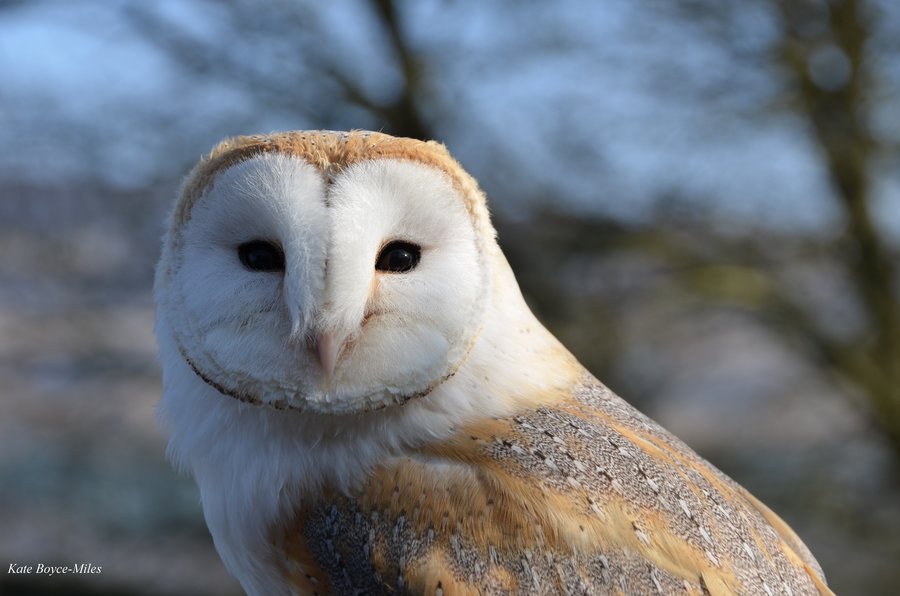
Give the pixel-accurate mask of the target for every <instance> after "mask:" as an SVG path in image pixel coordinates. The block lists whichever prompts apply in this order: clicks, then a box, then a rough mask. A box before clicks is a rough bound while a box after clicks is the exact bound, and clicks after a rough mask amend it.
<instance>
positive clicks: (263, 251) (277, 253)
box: [238, 240, 284, 271]
mask: <svg viewBox="0 0 900 596" xmlns="http://www.w3.org/2000/svg"><path fill="white" fill-rule="evenodd" d="M238 258H239V259H240V260H241V263H243V265H244V267H246V268H247V269H249V270H250V271H284V251H282V250H281V247H280V246H278V245H277V244H274V243H272V242H269V241H268V240H251V241H250V242H244V243H243V244H241V245H240V246H238Z"/></svg>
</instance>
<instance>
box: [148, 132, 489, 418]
mask: <svg viewBox="0 0 900 596" xmlns="http://www.w3.org/2000/svg"><path fill="white" fill-rule="evenodd" d="M494 236H495V234H494V230H493V228H492V227H491V223H490V220H489V216H488V212H487V207H486V205H485V201H484V197H483V195H482V193H481V192H480V191H479V189H478V187H477V184H476V183H475V181H474V180H473V179H472V178H471V177H470V176H469V175H468V174H466V173H465V172H464V171H463V170H462V168H460V167H459V166H458V164H457V163H456V162H455V161H454V160H453V158H451V157H450V155H449V154H448V153H447V151H446V150H445V149H444V147H443V146H442V145H440V144H438V143H434V142H421V141H416V140H412V139H400V138H394V137H390V136H387V135H383V134H379V133H372V132H350V133H335V132H326V131H313V132H289V133H279V134H273V135H268V136H251V137H240V138H235V139H230V140H227V141H224V142H222V143H220V144H219V145H218V146H217V147H215V148H214V149H213V151H212V152H211V153H210V154H209V155H208V156H207V157H205V158H204V159H203V160H201V161H200V163H199V164H198V165H197V166H196V167H195V168H194V170H193V171H192V172H191V174H190V175H189V176H188V178H187V180H186V182H185V184H184V186H183V188H182V192H181V194H180V197H179V198H178V201H177V202H176V204H175V208H174V210H173V212H172V215H171V220H170V225H169V231H168V233H167V235H166V238H165V241H164V246H163V252H162V258H161V261H160V266H159V268H158V270H157V278H156V285H155V294H156V300H157V319H158V323H157V325H158V333H159V335H160V339H161V343H163V344H164V345H168V346H170V348H171V349H170V350H169V352H171V353H164V354H163V357H164V365H165V359H166V358H176V359H181V360H183V363H186V364H187V365H188V366H189V367H190V369H191V370H192V371H193V373H194V374H195V375H196V376H197V377H199V378H200V379H202V380H203V381H204V382H205V383H206V384H207V385H209V386H211V387H213V388H215V389H216V390H217V391H218V392H219V393H221V394H223V395H225V396H229V397H231V398H235V399H238V400H241V401H244V402H249V403H253V404H258V405H262V406H265V407H269V408H274V409H293V410H302V411H311V412H316V413H319V414H350V413H358V412H365V411H369V410H373V409H379V408H384V407H387V406H392V405H395V404H400V403H403V402H406V401H408V400H411V399H415V398H417V397H421V396H424V395H428V394H429V393H430V392H432V391H433V390H434V389H435V388H436V387H438V386H440V385H441V384H442V383H444V382H445V381H446V380H447V379H448V378H450V377H451V376H453V375H454V374H455V372H456V371H457V370H458V368H459V367H460V366H461V365H462V363H463V362H464V361H465V360H466V358H467V357H468V355H469V354H470V352H471V350H472V347H473V345H474V343H475V342H476V340H477V337H478V335H479V331H480V329H481V328H482V326H483V324H484V313H485V311H486V308H485V305H486V302H487V301H488V299H489V295H490V288H491V280H492V275H493V273H492V271H491V263H492V259H491V257H490V255H491V254H492V253H493V252H494V250H495V246H496V244H495V240H494Z"/></svg>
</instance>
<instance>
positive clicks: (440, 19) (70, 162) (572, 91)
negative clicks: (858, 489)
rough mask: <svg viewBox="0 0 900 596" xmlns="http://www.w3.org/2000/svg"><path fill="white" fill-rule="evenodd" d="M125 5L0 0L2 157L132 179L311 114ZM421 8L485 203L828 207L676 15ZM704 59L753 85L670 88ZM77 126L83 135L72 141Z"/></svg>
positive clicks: (812, 169)
mask: <svg viewBox="0 0 900 596" xmlns="http://www.w3.org/2000/svg"><path fill="white" fill-rule="evenodd" d="M123 5H124V3H122V2H107V3H93V2H71V3H53V2H37V3H34V4H31V5H28V4H26V5H24V6H23V7H20V8H14V9H10V10H7V11H6V12H0V72H2V73H3V78H4V81H5V82H4V85H3V89H2V90H0V108H2V112H0V130H6V131H7V134H9V135H11V136H12V137H13V138H16V137H18V138H22V137H21V135H23V134H24V135H28V136H29V138H30V142H28V143H26V144H24V145H22V146H21V148H20V149H17V150H15V151H6V152H4V154H3V155H2V157H0V175H2V176H3V177H5V178H6V179H7V180H11V179H15V178H26V179H32V180H33V179H37V180H46V179H48V178H52V179H54V180H59V179H62V180H72V181H78V180H79V179H85V178H91V177H93V176H96V175H97V173H98V172H99V173H100V174H101V175H102V177H104V178H106V179H108V180H110V181H112V182H113V183H115V184H118V185H127V186H141V185H143V184H149V183H153V182H154V181H156V180H158V179H159V178H160V177H163V178H165V177H167V176H168V177H172V176H173V174H174V173H170V172H168V171H166V168H167V167H172V166H171V165H170V164H169V163H168V162H167V161H166V159H165V158H166V157H167V156H168V155H169V153H170V148H169V147H170V145H171V144H173V142H174V143H177V144H178V146H179V147H180V148H181V150H183V151H184V152H185V153H186V154H187V155H188V156H190V157H194V156H197V155H199V154H200V153H202V152H203V151H205V150H206V149H207V148H208V146H209V145H210V144H212V143H213V142H214V141H215V140H217V138H219V137H222V136H226V135H231V134H236V133H244V132H258V131H268V130H272V129H276V128H296V127H301V126H303V127H307V126H308V127H317V126H318V124H317V123H316V122H314V121H311V120H314V118H307V119H304V118H302V117H297V115H296V114H287V113H284V112H283V111H279V110H271V109H268V108H267V106H264V105H259V104H258V102H256V101H255V100H254V99H253V98H251V97H250V96H248V94H247V93H246V92H244V90H242V89H240V88H238V87H236V86H233V85H229V84H227V83H223V82H222V81H210V80H207V79H202V80H195V79H192V78H191V77H186V76H185V74H184V72H183V71H182V70H180V69H179V68H177V65H175V64H173V63H172V62H171V58H170V57H168V56H165V55H164V54H163V53H161V52H160V51H159V50H158V48H156V47H154V46H153V45H152V44H149V43H147V42H146V41H145V40H144V39H142V38H141V37H140V36H138V35H135V33H134V32H133V30H131V28H130V27H129V25H128V24H127V23H125V22H123V20H122V19H121V18H120V16H119V15H118V13H117V12H116V8H117V7H120V6H123ZM155 6H157V7H159V10H161V11H163V12H164V13H165V14H167V15H168V16H169V17H170V18H173V19H175V20H177V22H179V23H183V24H185V25H186V26H187V27H188V28H189V30H190V31H192V32H194V33H196V34H197V35H200V36H201V37H205V38H208V39H214V38H215V36H216V34H217V29H216V26H217V25H216V24H217V21H216V20H215V19H214V18H210V13H209V12H208V11H207V10H206V9H205V8H202V7H203V6H205V3H202V2H201V3H188V2H173V1H166V2H160V3H158V4H156V5H155ZM328 6H329V8H328V9H327V10H323V11H321V15H320V18H321V25H320V27H321V28H322V29H323V30H324V31H323V33H322V36H323V39H326V40H327V41H328V43H329V44H330V45H329V47H328V48H327V50H328V52H329V53H330V54H331V55H334V56H337V57H338V59H339V60H340V61H342V62H343V63H345V64H349V65H350V67H349V68H348V71H349V72H351V73H353V75H354V76H355V77H356V78H357V80H359V81H361V82H362V84H363V85H364V86H365V87H366V88H367V89H370V90H371V91H372V94H373V96H375V97H376V98H378V97H379V93H381V94H383V95H384V96H385V97H389V96H390V94H391V93H392V89H394V88H395V87H396V86H397V84H398V82H399V80H400V79H398V77H399V74H398V73H397V72H396V70H395V69H391V68H390V67H389V66H386V60H385V59H384V56H381V55H379V54H378V52H377V51H373V48H376V49H377V48H379V47H381V46H380V45H379V43H380V41H379V40H378V39H377V36H376V38H373V36H372V31H373V29H372V28H371V27H370V26H369V18H370V15H369V14H368V13H367V12H366V11H365V10H363V8H362V4H361V3H360V2H357V1H352V0H341V1H339V2H333V3H331V4H330V5H328ZM413 6H414V7H415V8H414V9H413V10H411V11H409V13H408V14H407V21H406V23H405V24H406V25H407V27H408V30H409V31H411V32H412V34H411V35H410V39H411V43H412V44H413V45H414V47H416V48H418V49H420V50H421V51H422V52H423V53H424V55H425V56H426V57H427V59H428V60H429V61H430V64H432V65H436V70H437V72H438V73H439V76H436V77H434V79H433V81H432V87H433V88H434V90H435V93H436V95H437V96H438V97H439V98H440V101H441V102H444V103H445V105H446V106H449V108H448V110H449V111H450V112H451V113H452V114H453V117H454V122H452V123H451V125H449V126H445V127H444V129H443V130H442V135H443V139H442V140H444V141H445V142H447V144H448V145H449V147H450V149H451V150H452V151H454V152H455V153H456V154H457V155H458V156H459V157H460V159H461V161H463V163H464V165H466V166H467V167H468V168H469V169H471V170H472V171H473V173H474V174H475V175H476V176H477V177H479V178H480V179H482V182H483V183H484V185H485V187H486V188H487V189H488V190H489V191H490V190H493V189H502V195H504V196H501V197H499V198H498V197H493V198H494V200H495V207H496V208H499V209H510V208H517V205H515V204H511V202H512V201H513V199H509V198H506V197H507V196H513V197H515V196H520V197H527V196H528V195H531V194H534V189H535V188H536V187H541V188H548V189H552V192H553V193H554V195H555V196H558V198H559V200H560V201H561V202H562V204H563V205H566V206H569V207H571V208H575V209H588V210H593V209H600V210H602V211H605V212H610V213H614V214H617V215H619V216H622V217H633V216H639V215H640V214H641V213H643V212H644V211H645V210H646V209H648V208H649V207H652V206H653V205H654V204H655V203H656V201H658V200H659V197H660V196H661V195H665V194H672V193H677V194H679V195H681V196H685V197H690V198H691V200H692V201H693V202H694V203H696V204H697V205H698V208H702V209H709V210H712V211H714V212H716V213H717V214H719V215H720V216H721V217H723V218H725V219H733V220H735V221H738V222H749V223H753V224H756V223H760V222H762V223H765V224H767V225H774V226H776V227H787V228H788V229H790V228H791V227H793V226H803V227H812V228H818V227H822V226H826V227H827V226H829V225H832V224H833V223H834V222H835V221H836V217H835V216H836V213H835V212H834V210H833V208H832V206H831V203H830V202H829V201H828V200H826V199H825V198H824V197H827V195H828V193H829V187H828V184H827V180H826V177H825V172H824V171H823V170H822V167H821V164H820V161H819V160H818V159H817V155H816V153H815V148H814V147H813V146H812V145H811V143H810V142H809V140H808V137H807V135H806V134H805V130H804V128H803V123H802V122H801V121H799V120H798V119H796V118H793V117H792V116H791V115H790V114H788V113H784V114H781V115H767V116H765V117H759V116H754V115H753V114H752V112H753V108H754V107H755V106H756V105H758V104H761V103H762V102H764V101H766V100H767V95H768V94H770V93H771V92H772V91H771V90H770V89H768V88H767V87H766V84H765V83H760V84H755V85H754V84H752V80H751V79H749V78H752V77H753V76H756V75H755V73H754V72H752V71H747V72H742V73H733V72H728V69H729V68H731V67H732V66H733V63H732V62H729V59H728V57H727V56H724V55H723V54H722V52H721V51H719V50H717V48H716V47H715V46H714V45H712V44H710V43H707V42H704V41H703V40H702V38H701V37H700V36H698V35H697V32H696V31H695V30H693V29H692V28H691V27H686V26H685V25H684V23H683V22H679V21H675V20H666V19H661V18H657V19H656V20H655V21H654V20H648V19H647V16H646V11H643V10H641V9H640V8H639V7H638V6H637V5H636V4H635V3H634V2H626V1H623V0H611V1H608V2H605V3H591V4H588V3H578V2H572V1H568V2H561V3H559V4H557V5H554V6H555V9H554V10H552V11H551V10H549V9H548V8H544V9H542V10H540V9H539V5H534V6H532V7H530V8H529V11H530V12H527V14H526V13H525V12H524V11H523V13H522V14H513V15H511V14H510V13H509V11H508V8H509V7H508V6H507V5H502V3H500V4H496V5H493V4H490V5H489V4H484V3H482V4H478V3H474V4H473V3H467V2H457V3H439V2H434V1H430V2H420V3H418V4H414V5H413ZM213 16H215V15H214V14H213ZM746 18H747V19H749V21H748V22H750V23H754V20H753V19H756V23H755V24H754V25H752V26H748V27H745V28H743V29H741V31H744V33H743V34H744V35H745V37H746V38H747V39H746V40H743V41H742V43H745V44H747V45H748V46H749V47H753V46H761V45H764V44H765V43H767V40H768V38H769V37H771V36H772V35H774V33H775V32H773V30H772V29H771V25H770V23H768V21H767V19H766V15H765V14H755V13H753V12H750V13H748V14H747V15H746ZM548 32H549V33H548ZM554 32H556V33H554ZM559 32H562V35H560V33H559ZM554 34H555V35H557V38H554V37H553V35H554ZM542 44H543V45H542ZM533 47H537V48H538V50H537V51H530V52H529V51H527V50H528V49H529V48H533ZM542 47H546V48H547V49H546V50H542V49H540V48H542ZM571 48H576V49H577V50H578V51H571ZM898 62H900V61H898ZM889 66H890V67H891V69H893V70H896V66H895V65H893V64H892V65H889ZM893 70H891V72H893ZM695 74H696V76H697V77H698V78H701V79H703V81H709V82H710V83H709V84H717V79H720V81H718V83H721V84H723V85H727V84H729V81H730V80H731V79H732V78H735V80H737V81H738V83H739V84H742V81H743V82H744V83H746V81H747V80H751V84H747V85H746V88H747V89H755V90H757V92H758V96H755V95H753V94H750V95H747V94H744V95H741V94H732V95H730V96H729V94H728V93H724V94H721V95H722V96H721V97H719V98H718V99H716V100H715V101H712V102H706V103H698V102H696V100H695V99H692V97H690V96H685V94H682V93H677V92H673V93H669V92H668V91H667V85H671V84H677V81H678V80H679V79H683V78H686V77H693V76H695ZM667 77H671V78H672V81H667ZM673 82H674V83H673ZM704 84H705V83H704ZM742 103H743V104H745V105H742ZM885 118H886V122H887V125H886V128H887V129H888V130H891V129H890V127H891V126H896V123H895V122H894V120H896V117H893V119H892V118H891V116H890V115H888V116H886V117H885ZM60 123H65V126H62V125H61V124H60ZM366 124H367V122H366V121H365V119H362V120H361V121H360V124H357V123H356V122H353V124H352V125H353V126H358V125H363V126H365V125H366ZM167 127H168V128H167ZM440 128H441V127H440V126H438V129H440ZM173 131H174V133H173ZM472 131H476V132H477V134H473V133H472ZM173 134H177V135H178V136H177V137H175V138H173ZM890 134H893V131H892V132H891V133H890ZM73 136H74V137H75V138H74V139H73ZM78 141H82V142H83V144H84V145H87V146H90V147H93V148H94V149H92V150H91V152H90V153H87V154H86V153H85V152H83V151H80V150H74V149H73V147H76V146H77V144H78ZM8 143H9V141H8ZM570 154H571V155H576V156H581V158H582V159H583V163H575V162H574V161H573V160H571V159H569V157H568V156H569V155H570ZM498 155H499V156H502V159H498V157H497V156H498ZM561 156H563V157H561ZM497 163H502V164H505V165H504V166H503V167H498V166H497ZM519 172H522V173H527V175H519ZM176 178H177V177H176ZM898 178H900V176H898V175H897V174H896V173H894V174H892V175H887V176H882V177H880V178H879V180H878V184H877V185H876V188H877V194H876V201H875V209H876V212H877V214H878V219H879V221H880V222H882V224H883V225H884V226H886V227H888V228H889V229H892V230H893V232H894V233H895V234H896V235H897V236H898V237H900V205H898V203H900V198H898V197H900V179H898ZM497 203H499V204H497ZM504 203H507V205H504Z"/></svg>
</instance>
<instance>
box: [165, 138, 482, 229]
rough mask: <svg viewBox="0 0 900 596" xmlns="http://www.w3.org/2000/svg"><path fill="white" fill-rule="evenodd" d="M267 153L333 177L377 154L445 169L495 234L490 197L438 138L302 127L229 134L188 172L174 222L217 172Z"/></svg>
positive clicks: (181, 219)
mask: <svg viewBox="0 0 900 596" xmlns="http://www.w3.org/2000/svg"><path fill="white" fill-rule="evenodd" d="M262 153H282V154H285V155H292V156H296V157H300V158H303V159H305V160H306V161H307V162H309V163H310V164H311V165H313V166H314V167H316V168H317V169H319V171H321V172H322V174H323V175H324V176H325V179H326V180H331V179H332V178H333V177H334V176H335V175H336V174H337V173H339V172H340V171H341V170H343V169H344V168H346V167H347V166H349V165H351V164H354V163H358V162H361V161H367V160H373V159H406V160H410V161H414V162H418V163H422V164H426V165H429V166H432V167H435V168H437V169H439V170H441V171H442V172H444V173H445V174H446V175H447V176H448V177H449V178H450V180H451V181H452V183H453V185H454V187H456V188H457V189H458V190H459V191H460V194H461V195H462V198H463V201H464V204H465V207H466V210H467V211H468V212H469V215H470V216H471V217H472V221H473V223H474V225H475V228H476V230H477V231H478V232H479V233H480V234H484V236H483V237H486V238H493V237H494V236H495V232H494V229H493V226H491V223H490V216H489V214H488V208H487V202H486V200H485V197H484V194H483V193H482V192H481V189H480V188H479V187H478V183H477V182H476V181H475V179H474V178H472V177H471V176H470V175H469V174H468V173H467V172H466V171H465V170H464V169H463V168H462V166H460V165H459V163H458V162H457V161H456V160H455V159H453V157H452V156H451V155H450V153H449V152H448V151H447V148H446V147H444V145H442V144H441V143H438V142H436V141H419V140H417V139H410V138H403V137H392V136H390V135H386V134H382V133H379V132H370V131H364V130H353V131H349V132H335V131H326V130H309V131H303V130H299V131H288V132H279V133H272V134H268V135H251V136H239V137H233V138H230V139H225V140H224V141H222V142H220V143H219V144H218V145H216V146H215V147H214V148H213V150H212V151H211V152H210V153H209V155H207V156H205V157H204V158H203V159H201V160H200V162H199V163H198V164H197V165H196V166H195V167H194V169H193V170H192V171H191V173H190V174H189V175H188V177H187V180H186V181H185V184H184V187H183V188H182V191H181V197H180V199H179V201H178V204H177V206H176V209H175V213H174V223H175V224H176V225H181V224H183V223H184V222H185V221H186V220H187V219H188V217H190V212H191V209H192V208H193V206H194V203H195V202H196V201H197V200H198V199H199V198H200V197H201V196H203V193H204V192H206V190H207V189H208V188H209V187H210V186H211V185H212V184H213V182H214V180H215V177H216V175H217V174H219V173H220V172H222V171H224V170H226V169H228V168H229V167H231V166H233V165H236V164H238V163H240V162H242V161H245V160H247V159H250V158H252V157H254V156H256V155H260V154H262ZM480 234H479V235H480Z"/></svg>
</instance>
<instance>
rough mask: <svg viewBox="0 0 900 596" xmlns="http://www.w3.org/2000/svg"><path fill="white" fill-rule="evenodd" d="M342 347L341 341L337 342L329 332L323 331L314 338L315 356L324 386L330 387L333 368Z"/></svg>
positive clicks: (342, 342)
mask: <svg viewBox="0 0 900 596" xmlns="http://www.w3.org/2000/svg"><path fill="white" fill-rule="evenodd" d="M343 347H344V341H343V339H342V340H340V341H338V340H337V339H336V338H335V336H334V334H333V333H332V332H330V331H323V332H321V333H319V334H318V335H317V336H316V355H317V356H318V358H319V366H321V367H322V376H323V377H324V379H325V385H326V386H330V385H331V379H332V377H333V376H334V367H335V364H337V359H338V356H339V355H340V353H341V349H342V348H343Z"/></svg>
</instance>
